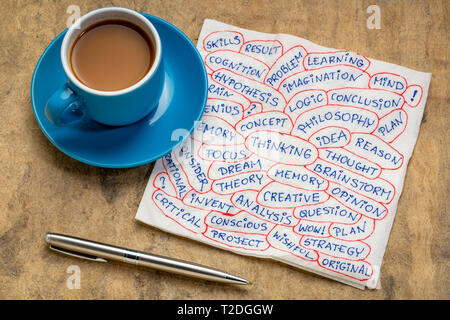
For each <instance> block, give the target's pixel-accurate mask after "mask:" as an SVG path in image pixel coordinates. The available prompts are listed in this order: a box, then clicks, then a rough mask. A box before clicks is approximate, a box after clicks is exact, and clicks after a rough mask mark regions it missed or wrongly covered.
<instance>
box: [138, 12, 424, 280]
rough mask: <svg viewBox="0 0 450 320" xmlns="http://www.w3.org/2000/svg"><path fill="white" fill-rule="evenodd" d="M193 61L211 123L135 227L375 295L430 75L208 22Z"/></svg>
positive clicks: (181, 151)
mask: <svg viewBox="0 0 450 320" xmlns="http://www.w3.org/2000/svg"><path fill="white" fill-rule="evenodd" d="M197 48H198V50H199V52H200V54H201V56H202V58H203V60H204V63H205V67H206V70H207V77H208V88H207V90H208V100H207V102H206V106H205V109H204V114H203V117H202V118H201V120H200V121H198V123H197V125H196V127H195V129H194V131H193V132H192V135H191V136H190V137H189V138H187V139H186V140H185V141H184V142H183V143H182V144H181V145H179V146H178V147H177V148H176V149H174V150H173V151H172V152H171V153H169V154H167V155H165V156H164V157H163V158H161V159H160V160H158V161H157V162H156V164H155V167H154V169H153V172H152V174H151V176H150V179H149V182H148V185H147V188H146V190H145V193H144V196H143V198H142V201H141V204H140V206H139V209H138V212H137V215H136V219H137V220H139V221H142V222H144V223H147V224H149V225H151V226H154V227H157V228H159V229H162V230H165V231H167V232H170V233H173V234H176V235H181V236H184V237H187V238H190V239H193V240H197V241H201V242H204V243H206V244H209V245H213V246H216V247H219V248H222V249H225V250H229V251H232V252H235V253H238V254H244V255H251V256H256V257H264V258H272V259H275V260H278V261H281V262H284V263H287V264H289V265H292V266H296V267H298V268H300V269H304V270H307V271H309V272H313V273H317V274H320V275H322V276H325V277H328V278H332V279H335V280H337V281H340V282H343V283H346V284H349V285H352V286H355V287H357V288H361V289H363V288H366V287H367V288H371V289H374V288H377V286H378V283H379V279H380V268H381V264H382V259H383V255H384V252H385V249H386V245H387V241H388V238H389V233H390V230H391V227H392V223H393V221H394V217H395V214H396V209H397V204H398V201H399V197H400V195H401V192H402V188H403V182H404V177H405V174H406V169H407V164H408V160H409V158H410V157H411V155H412V152H413V149H414V145H415V142H416V139H417V136H418V133H419V127H420V122H421V119H422V116H423V111H424V108H425V103H426V99H427V94H428V87H429V84H430V79H431V74H428V73H423V72H418V71H414V70H411V69H408V68H405V67H401V66H398V65H394V64H390V63H386V62H382V61H378V60H374V59H370V58H367V57H365V56H364V55H362V54H360V53H355V52H350V51H345V50H337V49H330V48H325V47H322V46H319V45H316V44H314V43H312V42H310V41H308V40H305V39H302V38H298V37H294V36H290V35H285V34H277V35H275V34H265V33H260V32H255V31H250V30H245V29H242V28H238V27H234V26H231V25H227V24H224V23H221V22H218V21H214V20H205V22H204V25H203V28H202V31H201V33H200V36H199V39H198V43H197ZM186 81H189V79H186ZM174 94H177V93H176V92H175V93H174ZM149 148H151V145H149ZM261 264H264V260H261ZM305 276H308V275H307V274H305ZM258 281H271V279H258Z"/></svg>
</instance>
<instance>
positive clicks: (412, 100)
mask: <svg viewBox="0 0 450 320" xmlns="http://www.w3.org/2000/svg"><path fill="white" fill-rule="evenodd" d="M416 94H417V90H414V93H413V96H412V98H411V102H414V97H415V96H416Z"/></svg>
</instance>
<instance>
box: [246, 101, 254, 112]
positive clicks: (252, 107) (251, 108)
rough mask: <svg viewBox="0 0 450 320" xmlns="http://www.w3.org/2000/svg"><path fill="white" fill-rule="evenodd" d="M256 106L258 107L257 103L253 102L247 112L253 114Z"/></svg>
mask: <svg viewBox="0 0 450 320" xmlns="http://www.w3.org/2000/svg"><path fill="white" fill-rule="evenodd" d="M255 108H256V104H254V103H253V104H252V106H251V107H250V110H248V111H247V114H251V113H252V111H253V109H255Z"/></svg>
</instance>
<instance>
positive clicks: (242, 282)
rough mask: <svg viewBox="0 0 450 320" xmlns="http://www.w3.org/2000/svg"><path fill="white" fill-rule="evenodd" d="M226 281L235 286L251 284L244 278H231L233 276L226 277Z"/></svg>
mask: <svg viewBox="0 0 450 320" xmlns="http://www.w3.org/2000/svg"><path fill="white" fill-rule="evenodd" d="M227 279H228V280H231V282H232V283H235V284H251V282H250V281H248V280H245V279H244V278H240V277H237V276H233V275H228V276H227Z"/></svg>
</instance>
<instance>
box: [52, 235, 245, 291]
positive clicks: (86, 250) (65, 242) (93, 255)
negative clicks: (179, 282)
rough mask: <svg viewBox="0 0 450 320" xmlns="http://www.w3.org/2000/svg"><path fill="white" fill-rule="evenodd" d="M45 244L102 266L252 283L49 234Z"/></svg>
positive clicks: (175, 261)
mask: <svg viewBox="0 0 450 320" xmlns="http://www.w3.org/2000/svg"><path fill="white" fill-rule="evenodd" d="M45 241H46V242H47V243H48V244H50V249H52V250H55V251H58V252H60V253H64V254H67V255H70V256H74V257H77V258H82V259H87V260H92V261H98V262H108V260H115V261H121V262H124V263H128V264H134V265H137V266H144V267H148V268H152V269H157V270H163V271H167V272H172V273H177V274H181V275H185V276H188V277H195V278H200V279H205V280H210V281H218V282H225V283H233V284H249V283H250V282H249V281H247V280H245V279H243V278H240V277H237V276H234V275H231V274H229V273H226V272H224V271H220V270H217V269H214V268H210V267H206V266H202V265H199V264H196V263H191V262H187V261H183V260H178V259H173V258H168V257H163V256H159V255H154V254H150V253H145V252H142V251H136V250H131V249H126V248H121V247H116V246H112V245H109V244H104V243H100V242H95V241H90V240H85V239H80V238H76V237H71V236H67V235H63V234H57V233H47V234H46V235H45Z"/></svg>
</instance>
